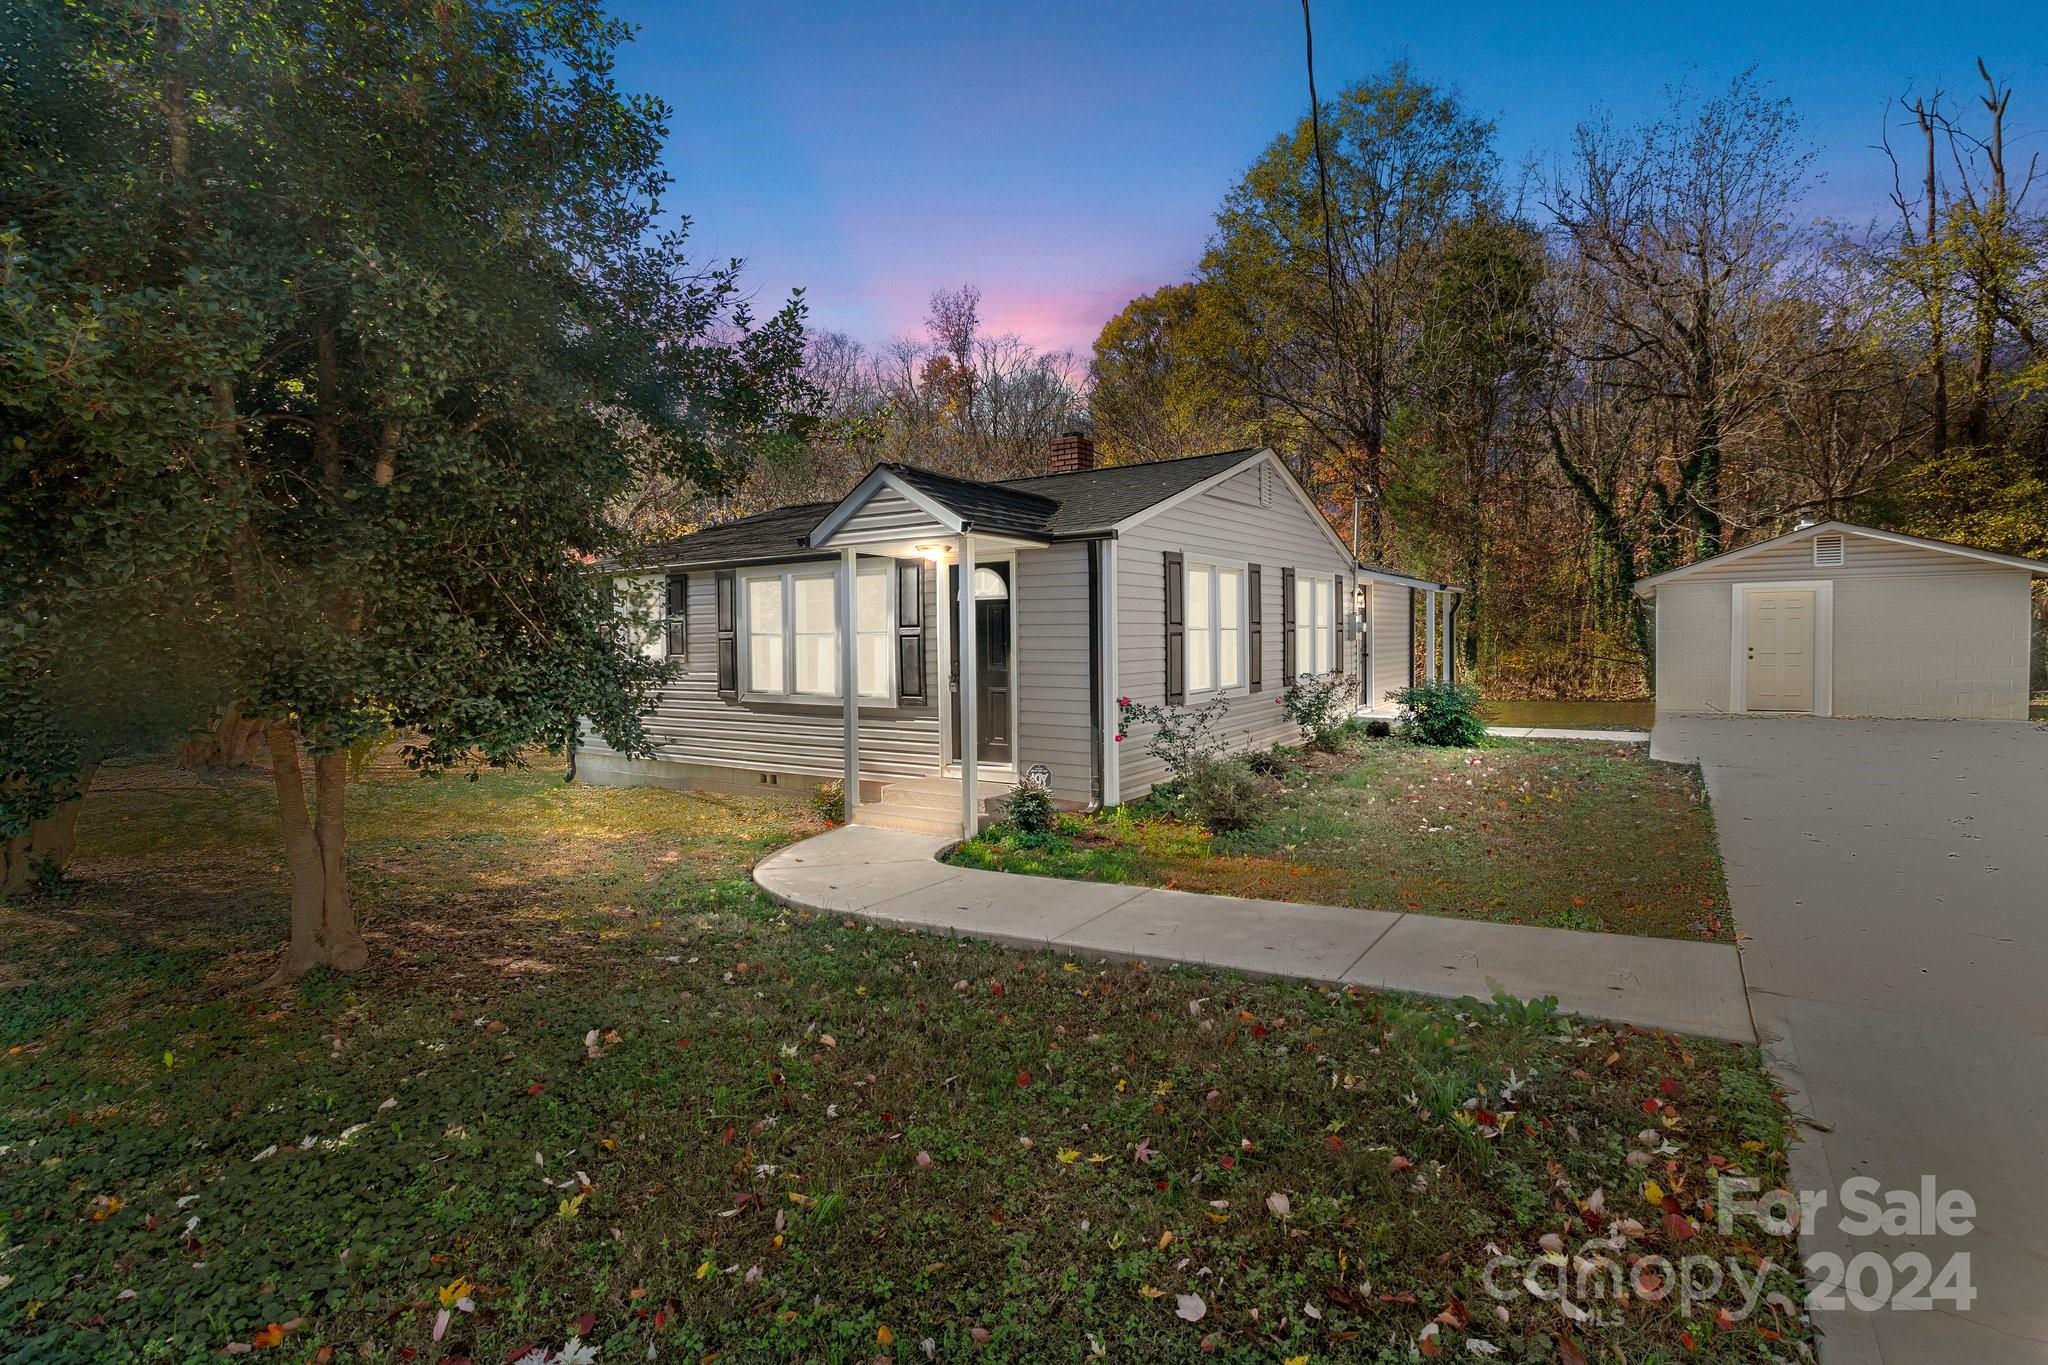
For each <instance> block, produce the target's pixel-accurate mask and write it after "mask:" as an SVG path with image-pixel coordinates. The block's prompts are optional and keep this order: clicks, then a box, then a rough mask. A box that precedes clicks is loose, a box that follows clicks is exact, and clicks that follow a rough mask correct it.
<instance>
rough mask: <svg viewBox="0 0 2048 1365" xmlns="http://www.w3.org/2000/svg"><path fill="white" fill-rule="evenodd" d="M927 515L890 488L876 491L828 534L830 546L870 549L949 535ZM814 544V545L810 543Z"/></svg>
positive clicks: (950, 533) (949, 533)
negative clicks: (903, 541) (868, 547)
mask: <svg viewBox="0 0 2048 1365" xmlns="http://www.w3.org/2000/svg"><path fill="white" fill-rule="evenodd" d="M952 534H954V533H953V532H951V531H948V530H946V529H945V528H944V527H942V526H940V525H939V523H938V522H936V521H934V520H932V517H931V514H930V513H929V512H927V511H925V510H924V509H923V508H922V507H919V506H918V505H917V504H916V503H914V502H912V501H911V500H910V499H909V498H906V497H904V496H903V495H902V494H901V493H899V492H897V491H896V490H895V489H893V488H886V487H885V488H877V489H876V490H875V491H874V492H873V493H872V494H870V495H869V497H868V500H867V501H866V502H865V503H863V504H862V505H861V509H860V510H859V511H858V512H855V513H854V514H853V515H852V516H850V517H848V518H847V519H846V522H845V524H844V525H842V526H841V527H840V528H839V529H838V530H836V531H834V532H833V533H832V538H831V539H832V545H833V546H834V547H838V546H841V545H872V544H875V543H877V542H880V541H890V540H909V539H912V538H914V537H917V536H933V537H937V536H941V535H952ZM813 543H814V544H815V543H816V542H815V541H814V542H813Z"/></svg>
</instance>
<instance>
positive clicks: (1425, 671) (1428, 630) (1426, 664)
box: [1422, 588, 1437, 682]
mask: <svg viewBox="0 0 2048 1365" xmlns="http://www.w3.org/2000/svg"><path fill="white" fill-rule="evenodd" d="M1422 595H1423V597H1424V598H1425V599H1426V600H1427V602H1428V608H1427V612H1428V615H1427V621H1428V624H1427V625H1426V626H1424V627H1423V631H1422V641H1423V644H1422V676H1423V679H1424V680H1425V681H1427V682H1435V681H1437V676H1436V589H1435V588H1429V589H1427V590H1425V591H1424V592H1423V594H1422Z"/></svg>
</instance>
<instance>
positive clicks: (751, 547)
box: [625, 502, 839, 569]
mask: <svg viewBox="0 0 2048 1365" xmlns="http://www.w3.org/2000/svg"><path fill="white" fill-rule="evenodd" d="M838 505H839V504H838V503H836V502H806V503H798V504H797V505H795V506H793V507H778V508H776V509H775V510H774V511H772V512H756V513H755V514H754V515H752V516H750V517H740V518H739V519H737V520H735V521H728V522H722V523H720V524H719V525H717V526H707V527H705V528H704V529H703V530H701V531H693V532H691V533H690V534H689V535H686V536H678V537H677V538H676V539H674V540H668V541H663V542H661V543H660V544H658V545H650V546H648V547H647V548H646V549H645V550H642V551H640V552H639V553H638V554H634V555H629V556H626V557H625V562H626V563H628V564H635V565H647V566H650V567H660V568H669V569H687V568H689V567H691V566H693V565H697V564H744V563H754V562H759V561H762V560H789V559H799V558H802V557H803V556H804V555H805V554H807V553H810V550H809V547H808V546H807V545H806V544H805V543H804V537H806V536H808V535H809V534H810V533H811V528H812V527H813V526H816V525H817V524H818V523H819V522H821V521H823V520H824V519H825V514H826V513H827V512H829V511H831V510H832V509H833V508H834V507H837V506H838Z"/></svg>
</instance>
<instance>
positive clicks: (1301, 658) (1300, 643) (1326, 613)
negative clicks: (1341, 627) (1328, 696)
mask: <svg viewBox="0 0 2048 1365" xmlns="http://www.w3.org/2000/svg"><path fill="white" fill-rule="evenodd" d="M1336 598H1337V587H1336V583H1335V581H1334V580H1332V579H1328V578H1323V577H1320V576H1315V577H1311V576H1310V575H1308V574H1305V573H1297V574H1296V575H1295V577H1294V666H1295V668H1296V669H1297V670H1298V671H1300V672H1302V673H1328V672H1329V671H1330V670H1331V669H1333V668H1335V667H1336V666H1337V649H1336V630H1335V622H1336V617H1335V612H1336Z"/></svg>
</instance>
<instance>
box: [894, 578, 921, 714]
mask: <svg viewBox="0 0 2048 1365" xmlns="http://www.w3.org/2000/svg"><path fill="white" fill-rule="evenodd" d="M924 574H925V565H924V561H923V560H922V559H899V560H897V561H896V704H897V705H898V706H922V705H924V703H925V699H926V693H925V686H924V661H925V635H926V623H925V616H924Z"/></svg>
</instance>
